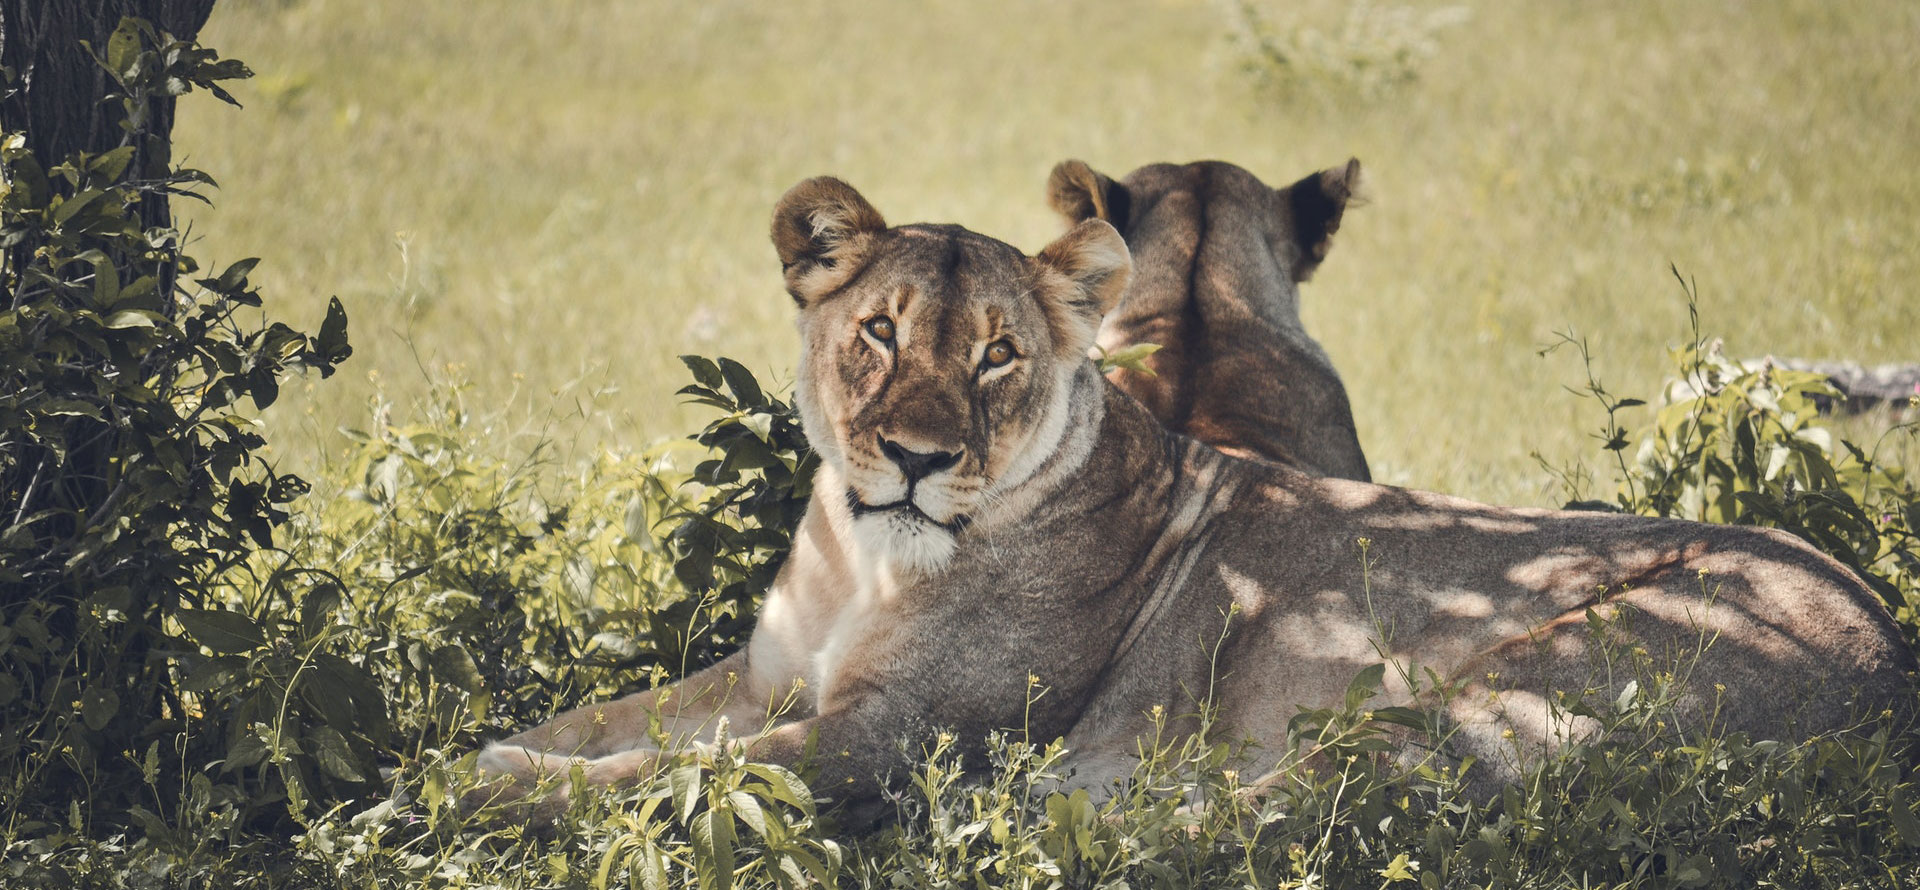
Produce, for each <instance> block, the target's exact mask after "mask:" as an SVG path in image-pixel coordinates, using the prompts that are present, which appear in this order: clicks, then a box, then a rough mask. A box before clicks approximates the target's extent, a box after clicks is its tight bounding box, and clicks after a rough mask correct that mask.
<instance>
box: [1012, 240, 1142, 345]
mask: <svg viewBox="0 0 1920 890" xmlns="http://www.w3.org/2000/svg"><path fill="white" fill-rule="evenodd" d="M1034 260H1035V261H1036V262H1037V263H1039V265H1040V267H1041V269H1042V270H1043V272H1042V276H1041V277H1042V280H1041V283H1040V287H1039V288H1038V289H1037V291H1038V294H1039V297H1040V305H1041V306H1042V307H1043V308H1045V309H1046V312H1047V323H1048V325H1049V326H1050V327H1051V328H1052V330H1053V336H1054V340H1055V341H1056V343H1057V344H1058V346H1059V352H1058V354H1059V355H1062V356H1078V355H1083V354H1085V353H1086V351H1087V347H1089V346H1092V345H1093V337H1094V334H1095V333H1097V332H1098V331H1099V330H1100V319H1101V318H1103V317H1105V316H1106V314H1107V312H1108V311H1109V310H1111V309H1112V308H1113V307H1114V306H1115V305H1116V304H1118V303H1119V302H1120V295H1121V294H1123V293H1126V290H1127V282H1128V281H1129V280H1131V279H1132V278H1133V258H1132V257H1131V256H1130V255H1128V253H1127V242H1126V239H1124V238H1122V237H1120V233H1119V232H1118V231H1117V230H1115V229H1114V227H1113V226H1111V225H1109V224H1108V223H1107V222H1106V221H1105V220H1100V219H1089V220H1086V221H1084V222H1082V223H1080V224H1079V225H1076V226H1074V227H1073V228H1072V229H1071V230H1069V231H1068V232H1067V233H1066V234H1065V235H1062V236H1060V239H1059V240H1058V241H1055V242H1053V243H1052V244H1049V245H1047V246H1046V249H1044V250H1042V251H1040V255H1039V256H1037V257H1035V258H1034Z"/></svg>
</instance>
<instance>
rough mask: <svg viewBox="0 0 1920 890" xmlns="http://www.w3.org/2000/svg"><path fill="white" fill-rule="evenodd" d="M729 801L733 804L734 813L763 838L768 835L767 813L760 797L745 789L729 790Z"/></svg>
mask: <svg viewBox="0 0 1920 890" xmlns="http://www.w3.org/2000/svg"><path fill="white" fill-rule="evenodd" d="M727 802H728V803H730V804H732V805H733V812H734V815H737V816H739V817H740V821H742V822H745V823H746V824H747V827H748V828H751V829H753V833H754V834H757V835H759V836H761V837H763V838H764V837H766V836H767V813H766V810H765V809H764V808H762V807H761V806H760V801H759V799H757V798H755V797H754V796H753V795H751V794H748V793H747V792H745V791H729V792H727Z"/></svg>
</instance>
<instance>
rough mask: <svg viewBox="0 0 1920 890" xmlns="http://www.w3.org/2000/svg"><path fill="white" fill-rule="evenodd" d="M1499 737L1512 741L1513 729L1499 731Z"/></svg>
mask: <svg viewBox="0 0 1920 890" xmlns="http://www.w3.org/2000/svg"><path fill="white" fill-rule="evenodd" d="M1500 737H1501V738H1503V739H1508V740H1512V738H1513V727H1507V728H1506V729H1503V730H1500Z"/></svg>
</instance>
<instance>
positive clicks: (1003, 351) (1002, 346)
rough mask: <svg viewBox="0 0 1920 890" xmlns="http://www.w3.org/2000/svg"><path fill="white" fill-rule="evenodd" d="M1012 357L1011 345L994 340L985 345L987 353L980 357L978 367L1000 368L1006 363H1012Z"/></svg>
mask: <svg viewBox="0 0 1920 890" xmlns="http://www.w3.org/2000/svg"><path fill="white" fill-rule="evenodd" d="M1013 356H1014V352H1013V344H1012V343H1008V342H1007V341H1005V340H995V341H993V342H992V343H989V344H987V353H986V355H985V356H983V357H981V359H980V366H981V367H982V368H983V369H985V368H998V367H1002V366H1004V365H1005V364H1006V363H1008V362H1010V361H1013Z"/></svg>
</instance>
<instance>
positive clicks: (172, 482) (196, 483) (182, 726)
mask: <svg viewBox="0 0 1920 890" xmlns="http://www.w3.org/2000/svg"><path fill="white" fill-rule="evenodd" d="M98 58H99V62H100V65H101V67H102V68H103V69H104V71H105V73H106V75H107V76H108V77H110V78H111V79H112V82H113V83H114V84H115V85H116V89H115V92H113V93H112V94H111V95H109V96H108V97H107V103H108V108H109V109H110V112H109V113H112V114H116V115H117V118H118V123H119V124H120V125H121V129H122V131H123V134H124V135H123V137H122V139H121V144H120V145H119V146H118V147H116V148H113V149H112V150H109V151H105V152H102V153H99V154H85V153H81V154H76V155H74V156H72V157H68V158H39V157H35V156H34V155H33V154H32V153H31V152H30V151H28V150H27V149H26V147H25V140H24V139H23V137H22V136H21V135H20V134H7V135H5V136H4V137H0V167H4V170H0V180H4V182H5V193H4V197H0V247H4V249H5V265H4V269H0V289H3V290H4V293H5V297H6V301H7V302H6V306H5V307H4V308H3V309H0V492H4V495H0V504H4V505H5V512H4V514H3V515H0V665H4V668H0V776H4V779H0V782H3V783H4V785H0V787H4V791H0V824H5V825H6V826H8V829H9V831H25V832H28V833H34V832H39V831H44V830H48V829H49V828H50V827H51V826H52V825H54V824H57V821H50V820H59V819H61V818H62V817H65V816H68V814H69V812H71V813H75V814H78V813H79V810H78V809H76V808H73V807H70V805H73V804H74V802H75V801H77V800H85V801H86V803H87V808H88V809H89V810H90V811H95V812H98V813H99V814H100V815H101V817H102V818H103V819H105V820H106V821H108V822H120V821H123V820H125V819H127V818H129V814H132V815H134V816H142V817H144V816H150V815H151V814H146V813H145V811H144V810H138V809H132V808H133V807H135V806H136V805H145V804H154V803H156V801H155V800H153V799H152V797H151V796H150V793H149V792H150V790H151V788H152V787H153V785H154V783H155V782H156V781H157V780H158V778H159V777H160V776H163V775H164V776H166V777H168V778H169V784H177V783H174V782H172V781H171V779H172V778H173V777H179V776H181V775H182V772H183V770H185V769H187V768H189V766H190V764H193V763H198V762H202V761H203V760H205V759H209V758H210V756H211V752H210V751H209V745H208V743H207V742H208V737H207V735H206V734H204V733H201V734H194V733H188V732H187V728H188V727H189V725H190V724H195V723H199V724H202V725H204V724H206V723H213V724H215V725H218V726H226V725H227V724H226V723H225V722H224V721H225V720H226V719H228V717H229V716H230V715H227V714H223V713H218V712H210V711H209V710H207V709H206V704H205V703H204V702H203V701H200V700H198V699H197V698H196V696H195V690H194V689H192V688H189V687H188V686H183V685H181V683H180V680H181V678H180V676H179V675H178V674H177V673H176V671H175V666H174V662H173V656H174V655H175V654H176V653H179V652H181V651H183V650H188V651H190V650H191V649H192V648H193V643H191V642H190V641H189V637H192V638H198V639H199V640H200V641H201V642H212V643H214V644H215V645H216V646H218V645H220V641H221V640H223V639H224V638H225V637H226V635H227V632H228V631H231V630H234V629H235V627H234V625H232V624H231V623H230V622H229V621H228V619H227V618H226V617H225V616H224V614H223V613H220V612H215V611H207V610H205V609H204V607H205V606H206V605H207V604H208V603H209V601H210V600H211V599H213V597H211V596H210V594H209V589H210V587H211V586H212V585H214V584H215V583H216V579H217V578H219V577H220V576H221V575H223V574H224V573H227V572H229V571H230V570H231V569H232V568H233V567H234V566H235V565H236V564H238V563H240V562H241V561H243V560H245V559H247V558H248V556H249V554H251V553H253V552H255V551H256V550H259V549H262V548H267V547H271V546H272V542H273V534H274V530H275V529H276V527H278V526H280V525H282V524H283V523H285V522H286V520H287V516H288V514H287V505H288V504H289V503H291V502H292V501H293V500H294V499H295V498H297V497H299V496H300V495H301V494H302V493H304V492H305V491H306V483H305V482H303V481H302V480H300V479H299V478H297V477H294V476H290V475H285V474H279V473H276V472H275V471H274V470H273V468H272V467H270V466H268V465H266V464H265V463H263V462H262V461H261V460H260V458H259V456H258V454H257V452H258V450H259V448H260V447H261V445H262V444H263V441H262V439H261V438H260V436H259V434H258V433H257V432H255V430H254V426H253V423H252V422H251V420H250V419H249V418H248V416H247V415H246V413H244V409H243V407H242V404H243V401H251V403H252V405H253V407H255V408H265V407H266V406H267V405H270V404H272V403H273V401H274V400H275V398H276V397H277V395H278V393H279V383H278V381H279V379H280V378H281V377H282V376H283V375H284V374H285V373H287V372H289V371H291V370H294V369H298V368H309V369H314V370H318V371H319V372H320V373H321V374H322V375H325V374H327V373H330V372H331V370H332V368H333V366H334V365H335V363H337V362H339V361H341V360H342V359H344V358H346V357H347V355H348V353H349V352H350V349H349V347H348V345H347V329H346V324H347V322H346V314H345V312H344V311H343V310H342V309H341V307H340V304H339V302H338V301H335V302H334V303H333V304H332V305H331V306H330V307H329V308H328V310H327V315H326V318H325V320H324V321H323V322H322V323H321V327H320V332H319V333H318V334H317V335H315V336H308V335H306V334H303V333H301V332H299V331H296V330H294V329H292V328H289V327H288V326H286V325H284V324H280V323H273V324H267V325H263V326H255V325H254V324H251V323H248V322H247V321H245V319H247V318H248V317H250V316H249V314H248V310H249V309H250V308H252V307H259V306H260V305H261V302H262V301H261V297H260V295H259V293H258V292H257V291H255V290H254V289H253V288H252V287H251V286H250V284H249V283H248V280H247V276H248V274H249V273H250V272H251V271H252V269H253V267H254V264H255V261H254V260H251V259H247V260H241V261H239V262H236V263H234V264H232V265H230V266H228V267H227V268H226V269H224V270H223V271H221V272H220V273H219V274H217V275H212V276H210V277H206V278H198V279H195V278H194V277H193V275H194V273H195V272H197V271H198V268H199V267H198V264H197V263H196V262H195V261H194V260H193V259H192V258H191V257H189V256H187V255H185V254H184V253H183V252H182V246H183V238H182V234H181V233H180V232H179V231H177V230H175V229H173V228H169V227H167V226H164V225H147V224H146V223H144V222H143V221H142V220H143V213H142V211H143V208H144V207H145V206H146V205H147V204H149V203H150V202H161V201H164V200H165V199H166V198H167V197H168V196H181V197H190V198H198V199H201V200H204V197H203V196H202V195H201V194H200V192H199V191H198V190H199V189H201V188H203V187H208V186H211V185H212V183H213V180H212V179H210V178H209V177H207V176H206V175H205V174H202V173H199V172H198V171H194V170H188V169H171V168H167V167H165V166H164V165H163V164H156V163H155V162H154V161H153V158H155V157H161V156H164V155H163V154H162V153H156V152H152V151H150V150H149V149H150V147H151V142H152V141H153V140H155V139H164V133H161V134H155V133H154V132H152V131H151V129H150V127H151V123H152V122H151V118H150V117H149V115H148V114H147V110H148V108H149V105H150V101H151V100H153V99H154V98H155V97H158V96H177V95H180V94H182V93H185V92H187V91H189V90H191V89H193V88H195V87H199V88H204V89H208V90H210V91H212V92H213V93H215V95H217V96H220V97H222V98H226V99H228V100H229V101H231V97H228V96H227V95H226V94H225V93H224V92H223V91H222V90H221V89H220V87H219V86H218V82H219V81H221V80H226V79H231V78H235V77H244V76H246V75H247V74H248V72H247V71H246V68H245V66H243V65H240V64H239V63H238V62H234V61H231V60H220V59H219V58H218V57H217V55H216V54H214V53H213V52H211V51H209V50H205V49H202V48H200V47H198V46H196V45H194V44H193V43H191V42H183V41H179V40H175V39H173V38H171V37H169V36H167V35H164V34H160V33H157V32H155V31H154V30H153V29H152V28H150V27H148V26H147V25H146V24H145V23H143V22H140V21H138V20H133V19H127V20H123V21H122V22H121V24H120V26H119V28H118V30H116V31H115V32H114V34H113V35H112V38H111V39H110V40H109V41H108V44H107V46H106V47H104V54H103V55H102V56H99V57H98ZM9 76H11V75H9ZM13 86H14V84H12V83H11V82H9V84H8V88H9V89H11V88H12V87H13ZM176 622H177V623H176ZM183 629H184V630H185V631H186V635H184V636H183V635H182V633H181V631H182V630H183ZM142 779H144V780H145V781H142ZM158 803H159V805H161V806H162V807H163V808H164V807H165V806H166V802H165V801H164V800H163V801H159V802H158ZM76 806H77V805H76ZM66 821H69V822H74V823H77V822H78V821H79V816H78V815H75V816H71V817H69V818H67V820H66ZM76 827H77V824H76Z"/></svg>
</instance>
